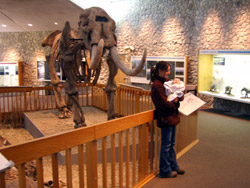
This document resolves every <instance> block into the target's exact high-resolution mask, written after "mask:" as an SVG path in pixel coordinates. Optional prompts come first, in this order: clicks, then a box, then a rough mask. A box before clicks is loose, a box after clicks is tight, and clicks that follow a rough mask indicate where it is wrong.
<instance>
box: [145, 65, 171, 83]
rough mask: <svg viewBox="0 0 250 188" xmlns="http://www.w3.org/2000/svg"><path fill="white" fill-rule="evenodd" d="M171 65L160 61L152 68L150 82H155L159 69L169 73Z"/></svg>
mask: <svg viewBox="0 0 250 188" xmlns="http://www.w3.org/2000/svg"><path fill="white" fill-rule="evenodd" d="M168 67H170V64H169V63H168V62H167V61H159V62H158V63H157V64H156V65H154V66H153V67H152V68H151V71H150V80H151V82H153V81H154V80H155V79H156V78H157V77H158V76H159V75H158V74H159V69H160V70H162V71H168Z"/></svg>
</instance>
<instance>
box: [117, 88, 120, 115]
mask: <svg viewBox="0 0 250 188" xmlns="http://www.w3.org/2000/svg"><path fill="white" fill-rule="evenodd" d="M116 92H117V112H116V113H117V116H118V117H120V116H121V89H120V88H118V89H117V90H116Z"/></svg>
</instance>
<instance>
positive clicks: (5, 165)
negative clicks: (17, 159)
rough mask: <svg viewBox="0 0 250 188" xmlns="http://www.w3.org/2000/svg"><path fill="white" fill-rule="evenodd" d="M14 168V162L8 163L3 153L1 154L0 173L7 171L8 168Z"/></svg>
mask: <svg viewBox="0 0 250 188" xmlns="http://www.w3.org/2000/svg"><path fill="white" fill-rule="evenodd" d="M13 166H14V163H13V162H12V161H8V160H7V159H6V158H5V157H4V156H3V155H2V153H0V172H3V171H5V170H6V169H8V168H11V167H13Z"/></svg>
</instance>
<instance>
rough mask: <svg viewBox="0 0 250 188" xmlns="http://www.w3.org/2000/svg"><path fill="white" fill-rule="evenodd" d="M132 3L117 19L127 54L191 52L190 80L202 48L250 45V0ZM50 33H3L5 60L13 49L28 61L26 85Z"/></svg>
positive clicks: (0, 39) (120, 44) (121, 49)
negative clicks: (128, 49) (124, 13)
mask: <svg viewBox="0 0 250 188" xmlns="http://www.w3.org/2000/svg"><path fill="white" fill-rule="evenodd" d="M126 1H127V2H128V4H129V6H130V9H129V12H127V14H126V15H125V16H124V18H123V19H122V20H121V21H119V22H118V23H117V33H116V34H117V39H118V49H119V52H120V53H123V54H124V53H125V54H127V53H128V52H127V51H125V49H124V48H125V47H126V46H133V47H135V51H134V52H133V53H132V54H130V55H142V52H143V49H144V48H147V50H148V56H188V84H197V81H198V78H197V76H198V73H197V66H198V53H199V50H200V49H203V50H206V49H239V50H240V49H250V1H249V0H220V1H218V0H166V1H163V0H126ZM121 11H122V8H121ZM46 34H47V32H31V33H0V43H1V46H0V47H1V51H0V61H6V60H9V59H8V58H11V57H10V56H8V55H6V54H8V53H7V51H11V50H13V53H16V54H17V55H18V58H17V59H15V60H22V61H24V62H25V64H24V83H25V85H29V84H32V83H35V81H34V78H35V74H34V73H35V70H34V69H35V63H36V59H35V58H36V57H37V56H43V57H44V54H46V53H48V52H47V51H46V49H43V48H41V46H40V42H41V40H42V38H43V37H44V36H45V35H46ZM2 45H3V46H2ZM2 48H3V49H2ZM35 56H36V57H35ZM103 75H107V72H106V71H104V72H103ZM105 77H106V76H102V77H101V78H102V80H101V82H103V83H104V82H105ZM200 97H201V98H204V97H203V96H200ZM204 99H205V100H208V101H210V104H212V102H211V101H212V100H211V99H210V98H204Z"/></svg>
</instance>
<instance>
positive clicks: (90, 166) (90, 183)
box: [86, 140, 98, 188]
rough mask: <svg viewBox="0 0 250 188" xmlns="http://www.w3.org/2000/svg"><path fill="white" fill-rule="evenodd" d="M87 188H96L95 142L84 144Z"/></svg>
mask: <svg viewBox="0 0 250 188" xmlns="http://www.w3.org/2000/svg"><path fill="white" fill-rule="evenodd" d="M86 162H87V187H89V188H97V186H98V184H97V141H96V140H94V141H92V142H88V143H87V144H86Z"/></svg>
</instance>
